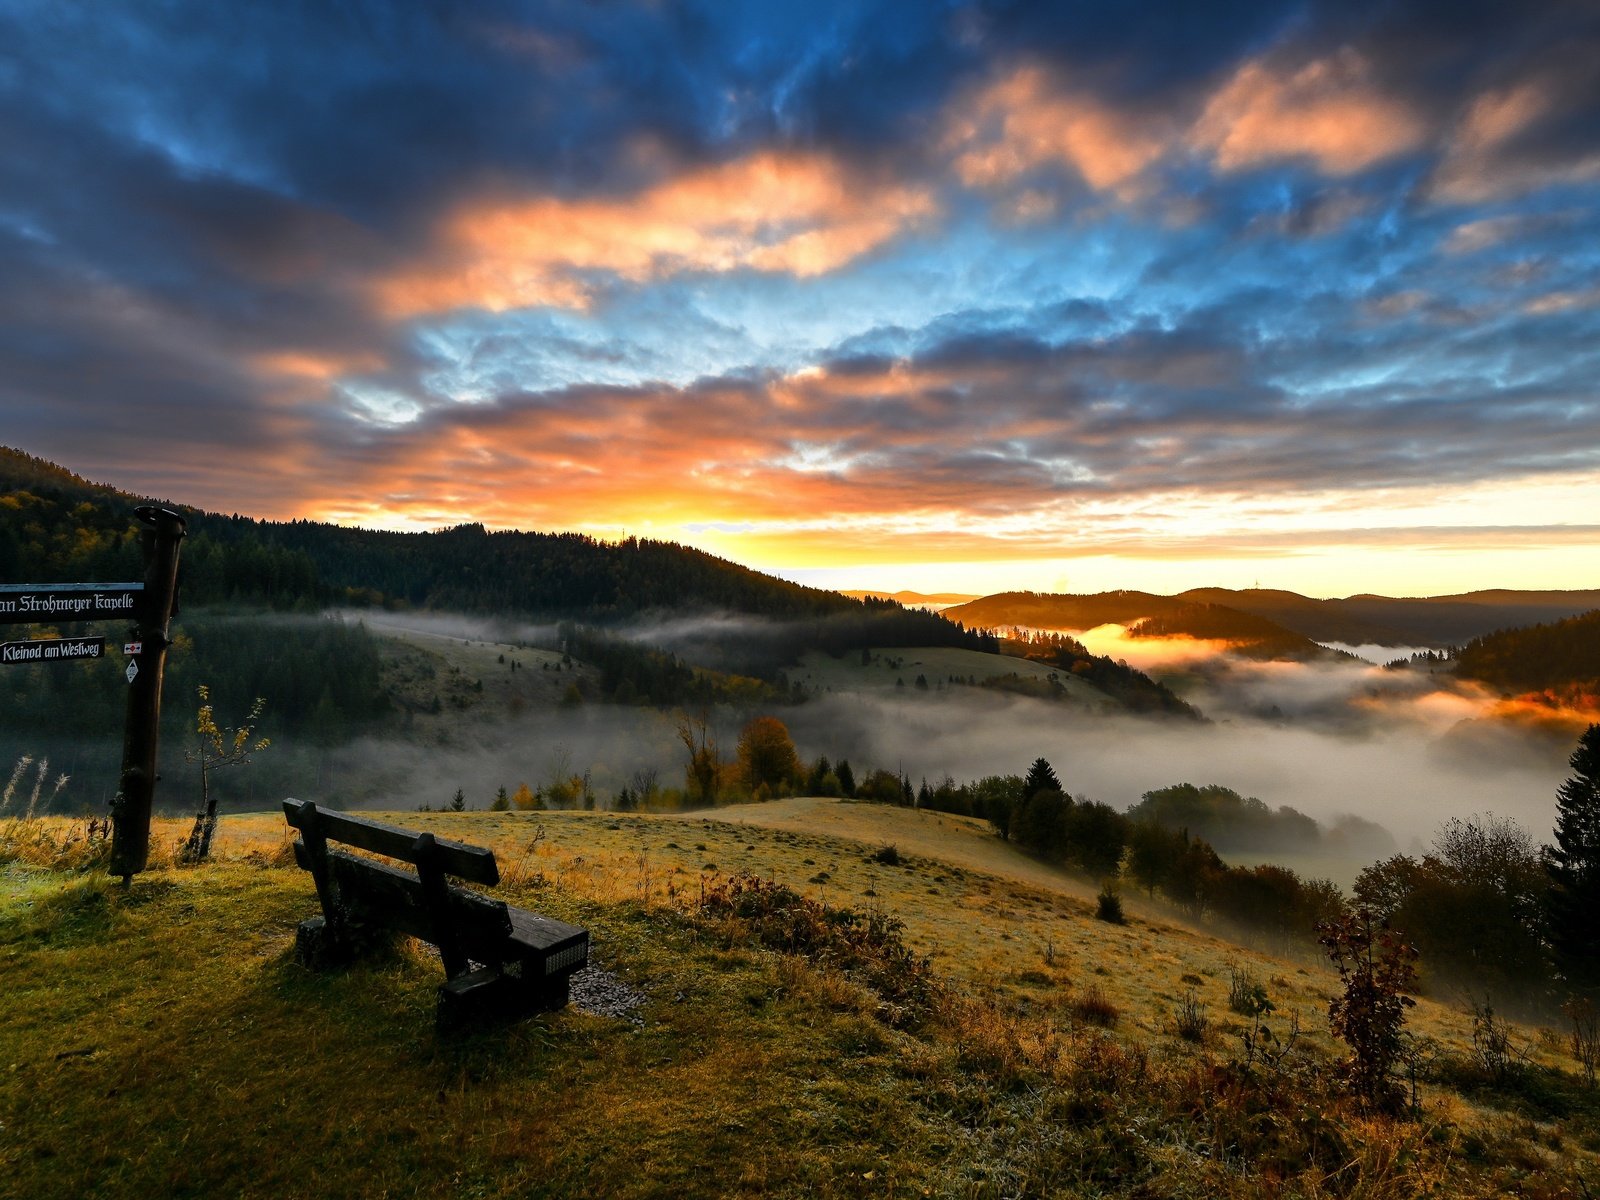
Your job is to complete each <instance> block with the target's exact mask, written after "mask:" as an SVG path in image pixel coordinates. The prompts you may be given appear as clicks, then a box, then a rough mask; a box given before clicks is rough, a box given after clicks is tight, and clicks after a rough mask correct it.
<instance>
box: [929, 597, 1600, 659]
mask: <svg viewBox="0 0 1600 1200" xmlns="http://www.w3.org/2000/svg"><path fill="white" fill-rule="evenodd" d="M1195 606H1202V607H1200V608H1196V607H1195ZM1203 606H1212V608H1213V609H1222V610H1230V611H1232V612H1236V613H1242V614H1248V615H1249V616H1252V617H1258V618H1261V619H1263V620H1265V621H1268V622H1271V623H1272V625H1273V626H1274V627H1276V628H1277V630H1278V631H1279V632H1278V633H1273V632H1272V631H1271V630H1269V629H1267V628H1265V627H1262V628H1260V629H1258V630H1257V631H1256V634H1255V635H1254V636H1255V638H1257V639H1263V638H1264V639H1268V641H1266V642H1260V643H1259V644H1260V645H1262V646H1263V648H1265V647H1266V646H1270V645H1271V641H1270V639H1273V638H1277V637H1279V636H1280V635H1281V634H1282V633H1285V632H1286V633H1288V634H1291V635H1297V636H1298V637H1299V638H1305V639H1309V640H1311V641H1313V642H1318V643H1328V642H1341V643H1344V644H1345V645H1352V646H1354V645H1378V646H1425V647H1432V648H1434V649H1443V648H1444V647H1446V646H1459V645H1461V644H1463V643H1465V642H1468V641H1470V640H1472V639H1473V638H1476V637H1482V636H1483V635H1485V634H1488V633H1492V632H1494V631H1495V630H1497V629H1508V628H1516V627H1519V626H1525V625H1531V624H1535V623H1537V622H1549V621H1556V620H1561V619H1563V618H1565V617H1571V616H1576V615H1578V614H1580V613H1584V612H1588V611H1590V610H1592V609H1595V608H1600V591H1528V592H1519V591H1513V590H1508V589H1503V588H1502V589H1494V590H1488V591H1480V592H1468V593H1465V594H1463V595H1457V596H1430V597H1421V598H1414V597H1404V598H1400V597H1392V596H1372V595H1357V596H1349V597H1346V598H1344V599H1335V600H1316V599H1313V598H1311V597H1309V596H1302V595H1299V594H1298V593H1296V592H1285V591H1274V590H1270V589H1261V588H1253V589H1250V590H1246V591H1235V590H1232V589H1229V588H1194V589H1192V590H1190V591H1187V592H1182V593H1180V594H1179V595H1176V596H1157V595H1153V594H1151V593H1149V592H1136V591H1115V592H1099V593H1096V594H1093V595H1084V596H1074V595H1052V594H1049V593H1040V592H1001V593H999V594H997V595H993V596H985V597H983V598H982V599H980V600H974V601H972V602H971V603H969V604H962V605H958V606H957V607H955V608H950V609H946V610H945V615H946V616H948V617H950V618H951V619H952V620H958V621H962V622H964V623H965V624H967V625H968V626H977V627H981V628H991V629H994V628H1005V627H1008V626H1011V625H1023V626H1028V627H1031V628H1038V629H1069V630H1082V629H1093V628H1094V627H1095V626H1096V625H1104V624H1107V623H1115V624H1118V625H1134V624H1136V623H1137V622H1139V621H1142V620H1143V621H1152V622H1155V623H1153V624H1150V625H1148V626H1147V627H1145V632H1146V633H1147V634H1151V635H1153V634H1155V633H1156V632H1157V631H1162V632H1165V633H1168V634H1172V633H1182V634H1187V635H1188V636H1191V637H1232V636H1240V637H1247V636H1250V635H1249V634H1248V632H1247V631H1246V630H1245V629H1244V627H1243V626H1239V627H1238V628H1237V630H1236V632H1235V633H1234V634H1224V633H1217V632H1206V631H1207V630H1211V629H1215V628H1216V618H1217V616H1218V614H1217V613H1215V612H1213V613H1211V614H1209V615H1208V614H1207V613H1206V612H1205V611H1204V607H1203ZM1230 619H1231V618H1230ZM1303 649H1304V648H1303V647H1301V648H1300V650H1301V651H1303ZM1282 652H1283V653H1286V654H1288V655H1289V656H1294V655H1295V654H1296V653H1298V651H1296V649H1295V648H1294V645H1293V643H1290V642H1284V643H1283V644H1282Z"/></svg>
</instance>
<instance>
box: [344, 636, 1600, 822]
mask: <svg viewBox="0 0 1600 1200" xmlns="http://www.w3.org/2000/svg"><path fill="white" fill-rule="evenodd" d="M363 619H365V620H366V621H367V622H368V624H369V625H372V626H373V627H374V628H378V629H381V628H384V627H385V626H386V625H387V626H389V627H404V628H408V629H413V630H422V631H426V632H432V633H437V634H439V635H440V636H447V637H457V638H474V639H490V640H513V641H544V642H548V640H549V638H550V636H551V635H552V633H553V630H552V628H551V627H550V626H524V625H518V624H516V623H514V622H505V621H492V620H474V619H471V618H458V617H457V618H447V617H428V616H418V615H414V614H405V615H403V616H397V615H390V614H377V615H367V616H365V617H363ZM613 632H614V633H617V634H619V635H621V634H625V635H627V636H630V637H632V638H635V639H637V640H640V641H645V642H648V643H650V644H652V645H657V646H665V647H670V648H675V649H682V650H688V649H691V648H694V647H697V646H701V645H704V644H706V643H708V642H714V641H716V640H717V639H718V638H719V637H722V638H728V639H729V640H742V639H753V638H761V637H762V636H763V634H764V632H767V633H770V634H771V635H773V636H782V635H783V634H784V633H785V632H787V628H786V627H785V626H782V625H780V624H777V623H773V628H772V629H771V630H769V631H764V630H763V623H762V622H759V621H754V620H751V619H748V618H744V617H732V616H719V615H712V616H705V617H696V618H685V619H673V620H667V621H659V622H645V621H639V622H634V623H632V624H630V625H627V626H624V627H622V628H620V629H616V630H613ZM1080 640H1081V641H1083V642H1084V643H1085V645H1087V646H1088V647H1089V648H1090V649H1091V650H1092V651H1094V652H1096V653H1101V654H1109V655H1111V656H1113V657H1116V658H1122V659H1125V660H1126V661H1128V662H1129V663H1130V664H1132V665H1135V666H1138V667H1140V668H1141V669H1143V670H1146V671H1148V672H1150V673H1151V674H1153V675H1155V676H1157V677H1158V678H1163V679H1165V680H1166V681H1167V682H1168V683H1169V685H1170V686H1173V687H1174V689H1175V690H1177V691H1179V692H1180V694H1182V695H1183V696H1184V698H1185V699H1187V700H1189V701H1190V702H1191V703H1193V704H1194V705H1196V706H1197V707H1198V708H1199V709H1201V711H1202V712H1204V713H1205V714H1206V715H1207V717H1209V718H1210V721H1209V722H1208V723H1204V724H1201V723H1193V722H1186V721H1176V720H1165V719H1156V718H1140V717H1132V716H1105V715H1095V714H1091V713H1087V712H1085V711H1083V710H1082V709H1081V708H1077V707H1072V706H1067V705H1060V704H1052V703H1049V702H1047V701H1042V700H1035V699H1031V698H1028V697H1020V696H1012V695H1007V694H1004V693H998V692H994V691H990V690H987V689H984V690H978V689H971V690H969V689H966V688H952V689H949V690H946V691H942V692H941V691H934V692H922V691H907V692H906V693H903V694H902V693H899V692H896V693H893V694H884V693H881V692H867V691H862V692H833V693H829V694H827V695H824V696H820V697H816V698H814V699H812V700H810V701H808V702H807V703H805V704H801V705H797V706H792V707H785V708H781V709H778V710H776V711H775V714H774V715H777V716H779V717H780V718H781V719H782V720H783V721H784V722H785V723H786V724H787V725H788V726H789V729H790V731H791V733H792V734H793V736H794V739H795V742H796V745H797V747H798V749H799V751H800V754H801V757H802V758H803V759H805V760H806V761H808V762H809V761H812V760H814V759H815V758H816V757H817V756H818V755H824V754H825V755H827V756H828V757H829V758H831V759H834V760H837V759H839V758H848V759H849V760H850V762H851V764H852V766H854V767H855V768H856V772H857V777H858V778H859V777H860V776H861V774H862V773H863V772H864V771H865V770H868V769H871V768H873V767H883V768H886V769H888V770H891V771H896V772H898V771H902V770H903V771H904V772H905V773H906V774H908V775H909V776H910V777H911V778H912V780H913V782H920V781H921V780H922V779H923V778H924V777H925V778H927V779H928V780H929V781H930V782H937V781H938V780H939V779H941V778H942V777H943V776H945V775H946V774H948V775H950V776H951V777H953V778H954V779H955V780H956V781H958V782H963V781H966V780H970V779H975V778H978V777H981V776H984V775H991V774H1001V773H1020V772H1022V771H1024V770H1026V768H1027V765H1028V763H1030V762H1031V761H1032V760H1033V759H1035V758H1037V757H1039V756H1041V755H1042V756H1044V757H1045V758H1048V759H1049V760H1050V761H1051V763H1052V764H1054V766H1055V768H1056V771H1057V773H1058V774H1059V775H1060V777H1061V779H1062V781H1063V783H1064V784H1065V785H1066V786H1067V788H1068V789H1069V790H1070V791H1071V792H1073V793H1074V794H1080V795H1087V796H1089V797H1090V798H1092V799H1095V800H1100V801H1103V802H1106V803H1109V804H1111V805H1113V806H1114V807H1116V808H1119V809H1121V808H1126V807H1128V806H1129V805H1131V804H1134V803H1136V802H1137V801H1138V800H1139V798H1140V797H1141V796H1142V795H1143V793H1144V792H1146V791H1150V790H1152V789H1155V788H1161V787H1166V786H1168V785H1171V784H1175V783H1185V782H1187V783H1194V784H1207V783H1218V784H1222V785H1224V786H1226V787H1230V788H1233V789H1234V790H1235V791H1237V792H1239V793H1241V794H1243V795H1247V796H1256V797H1259V798H1260V799H1261V800H1263V801H1264V802H1266V803H1267V804H1268V805H1269V806H1271V807H1273V808H1276V807H1278V806H1281V805H1288V806H1291V807H1293V808H1296V809H1298V810H1300V811H1301V812H1304V813H1306V814H1307V815H1309V816H1311V817H1313V818H1315V819H1316V820H1317V821H1319V822H1320V823H1321V824H1322V825H1323V826H1324V827H1325V828H1328V827H1331V826H1333V825H1334V824H1335V823H1336V822H1337V820H1338V818H1339V817H1341V816H1342V815H1345V814H1349V815H1354V816H1357V817H1360V818H1363V819H1365V820H1369V821H1373V822H1376V823H1378V824H1380V825H1382V826H1383V827H1385V828H1386V829H1388V830H1389V831H1390V832H1391V833H1392V834H1393V835H1394V836H1395V838H1396V839H1397V840H1398V841H1399V842H1400V844H1401V845H1402V846H1403V847H1409V846H1412V845H1413V844H1421V843H1426V842H1427V841H1428V840H1429V839H1430V838H1431V837H1432V835H1433V833H1434V832H1435V830H1436V829H1437V828H1438V826H1439V825H1440V824H1441V823H1442V822H1443V821H1445V820H1447V819H1448V818H1450V817H1452V816H1462V815H1467V814H1472V813H1478V812H1494V813H1497V814H1500V815H1504V816H1509V817H1512V818H1513V819H1515V820H1517V821H1519V822H1520V823H1522V824H1523V825H1524V826H1526V827H1527V828H1528V829H1529V830H1530V831H1531V832H1532V833H1533V834H1534V835H1535V836H1536V837H1545V836H1548V830H1549V828H1550V824H1551V821H1552V819H1553V816H1554V811H1555V789H1556V787H1557V786H1558V785H1559V784H1560V782H1561V780H1562V779H1563V778H1565V775H1566V757H1567V755H1568V754H1569V753H1570V751H1571V747H1572V744H1573V742H1574V741H1575V738H1576V734H1577V730H1576V729H1574V730H1573V731H1572V732H1571V737H1570V738H1568V737H1566V736H1565V733H1564V732H1563V733H1562V734H1560V735H1557V736H1552V735H1551V734H1550V733H1549V732H1548V731H1547V730H1546V731H1541V730H1539V729H1536V728H1531V727H1528V726H1525V725H1519V724H1516V723H1514V722H1509V721H1506V720H1504V719H1501V718H1500V715H1498V714H1501V713H1502V710H1503V708H1504V704H1503V702H1501V701H1500V700H1499V699H1498V698H1497V697H1495V696H1493V695H1491V694H1490V693H1488V692H1487V691H1485V690H1483V689H1480V688H1477V687H1475V686H1472V685H1465V684H1461V683H1457V682H1456V681H1455V680H1454V679H1452V678H1450V677H1449V676H1448V675H1445V674H1442V673H1437V672H1435V671H1433V670H1430V669H1428V668H1426V667H1419V668H1414V669H1406V670H1395V671H1390V670H1385V669H1383V668H1382V667H1381V666H1378V665H1376V664H1375V663H1374V662H1371V661H1361V660H1357V659H1343V660H1337V661H1329V662H1317V663H1299V662H1256V661H1252V660H1247V659H1241V658H1238V657H1235V656H1233V655H1230V654H1228V653H1226V647H1225V646H1224V645H1222V644H1219V643H1214V642H1205V641H1198V640H1196V639H1190V638H1174V639H1142V638H1129V637H1128V636H1127V634H1126V630H1125V629H1123V628H1122V627H1120V626H1102V627H1101V628H1099V629H1095V630H1090V631H1088V632H1086V633H1085V634H1083V635H1080ZM1358 649H1362V648H1358ZM1404 653H1405V651H1404V650H1403V649H1401V650H1395V649H1393V648H1388V649H1387V650H1386V655H1387V659H1391V660H1392V659H1393V658H1396V657H1401V656H1403V655H1404ZM751 715H754V714H750V713H736V712H732V711H719V712H717V713H713V714H711V716H712V724H713V727H714V729H715V732H716V734H717V737H718V740H719V741H720V743H721V745H722V748H723V751H724V754H725V755H728V756H731V755H732V752H733V749H734V746H735V744H736V742H737V739H738V732H739V729H740V727H741V726H742V724H743V723H744V721H745V720H746V719H748V717H749V716H751ZM461 736H463V737H466V738H468V739H470V740H469V741H467V742H465V743H459V742H458V743H455V744H450V745H418V744H415V743H411V742H406V743H400V744H395V743H392V742H372V741H362V742H357V743H355V744H353V745H350V746H347V747H344V748H343V749H340V750H338V751H336V752H334V755H333V758H332V766H333V771H332V772H331V774H332V776H333V777H335V778H338V779H341V780H345V781H352V780H361V781H363V782H362V785H361V786H360V787H359V789H358V791H357V790H356V789H351V790H352V792H353V793H354V794H351V795H350V796H349V797H348V800H349V801H352V802H356V803H375V802H376V803H391V804H396V803H397V804H399V805H400V806H414V805H416V804H420V803H428V804H434V805H437V804H440V803H443V802H445V801H446V800H448V799H449V797H450V795H451V794H452V793H453V792H454V789H455V788H456V787H462V788H463V789H464V790H465V791H466V792H467V795H468V800H469V802H470V803H472V804H473V805H474V806H480V805H482V804H486V803H487V802H488V800H489V798H491V797H492V796H493V794H494V791H495V789H496V788H498V787H500V786H502V785H504V786H506V787H508V788H511V789H515V787H516V786H517V784H518V783H519V782H526V783H528V784H529V786H530V787H538V786H540V785H542V784H544V783H547V782H549V781H550V780H552V779H555V778H557V777H559V776H561V775H563V774H582V773H583V772H584V771H588V772H590V776H591V780H592V782H593V785H594V787H595V790H596V791H597V792H598V793H599V795H600V797H601V798H602V802H605V801H609V799H610V797H611V795H612V794H613V793H614V792H615V790H616V789H617V788H618V787H620V786H622V785H623V784H624V783H626V782H628V780H629V777H630V776H631V774H632V773H633V772H634V771H635V770H637V769H639V768H641V767H654V768H656V769H657V771H658V773H659V779H660V782H661V783H662V784H663V785H664V786H681V785H682V783H683V757H684V755H683V749H682V747H681V746H680V745H679V744H678V742H677V739H676V737H675V735H674V721H673V718H672V716H671V715H670V714H663V713H658V712H655V711H653V710H649V709H635V708H615V707H611V706H607V705H589V706H585V707H583V708H581V709H577V710H570V711H569V710H559V711H532V712H530V713H528V714H526V715H525V716H522V717H519V718H515V719H507V720H505V721H501V722H494V723H489V724H480V725H475V726H472V727H471V728H470V730H469V731H468V732H467V733H465V734H462V735H461Z"/></svg>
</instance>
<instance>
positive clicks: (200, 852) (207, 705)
mask: <svg viewBox="0 0 1600 1200" xmlns="http://www.w3.org/2000/svg"><path fill="white" fill-rule="evenodd" d="M198 691H199V694H200V710H199V712H197V713H196V714H195V743H194V745H193V746H192V747H191V748H190V749H188V750H186V751H184V755H183V761H184V762H186V763H190V764H195V763H198V764H199V766H200V811H199V812H198V813H196V814H195V818H194V827H193V828H192V829H190V830H189V837H188V839H187V840H186V841H185V842H184V844H183V850H182V853H181V855H180V857H181V858H182V860H183V861H184V862H189V863H198V862H204V861H205V860H206V858H207V856H208V855H210V853H211V839H212V838H213V837H214V836H215V835H216V832H217V798H216V796H215V795H213V794H212V791H211V774H212V772H213V771H220V770H221V769H222V768H223V767H242V766H245V765H246V764H247V763H249V762H250V758H251V756H252V755H254V754H258V753H260V752H261V751H262V750H265V749H266V748H267V747H268V746H270V745H271V744H272V741H271V739H270V738H255V731H256V725H257V724H259V723H260V721H261V710H262V709H264V708H265V707H266V706H267V701H266V699H265V697H262V696H257V697H256V700H255V703H254V704H252V705H251V706H250V711H249V712H248V713H247V714H245V718H244V720H243V721H242V722H241V723H240V724H238V725H229V726H227V727H223V726H219V725H218V724H217V719H216V714H215V712H214V711H213V709H212V707H211V689H210V688H208V687H207V686H206V685H205V684H203V683H202V684H201V685H200V687H199V689H198ZM252 738H254V739H255V740H254V741H252V740H251V739H252Z"/></svg>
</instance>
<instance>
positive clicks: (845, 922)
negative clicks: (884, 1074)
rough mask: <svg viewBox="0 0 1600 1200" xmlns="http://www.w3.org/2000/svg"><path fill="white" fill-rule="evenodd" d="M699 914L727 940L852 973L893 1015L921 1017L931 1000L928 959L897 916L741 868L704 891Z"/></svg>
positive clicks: (906, 1018) (899, 1020) (894, 1017)
mask: <svg viewBox="0 0 1600 1200" xmlns="http://www.w3.org/2000/svg"><path fill="white" fill-rule="evenodd" d="M698 915H699V917H700V919H701V920H702V921H703V922H706V923H708V924H710V925H712V926H713V927H715V928H717V929H718V930H719V931H720V932H721V933H723V935H724V936H725V937H726V938H727V939H728V941H729V943H730V944H732V943H733V942H735V941H738V940H741V939H743V938H746V937H749V938H754V940H756V941H757V942H759V943H760V944H761V945H763V946H766V947H768V948H770V949H773V950H777V951H779V952H781V953H784V954H794V955H799V956H801V957H803V958H806V959H808V960H810V961H811V962H814V963H816V964H818V965H820V966H825V967H831V968H833V969H835V970H839V971H843V972H845V973H846V974H848V975H851V976H853V977H855V978H856V979H857V980H858V981H859V982H861V983H864V984H865V985H866V986H868V987H870V988H871V989H872V990H873V991H874V992H876V993H877V994H878V995H879V997H880V998H881V999H882V1001H883V1002H884V1015H885V1016H886V1017H887V1018H889V1019H890V1020H891V1021H892V1022H894V1023H897V1024H898V1023H905V1022H908V1021H911V1020H914V1019H917V1018H920V1017H921V1016H922V1015H924V1014H925V1013H926V1012H927V1010H928V1007H929V1005H930V1004H931V1003H932V1000H933V996H934V980H933V968H932V966H931V965H930V963H929V962H928V960H927V959H926V958H922V957H919V956H917V955H916V954H914V953H913V952H912V951H911V948H910V947H909V946H907V945H906V943H905V926H904V924H902V923H901V922H900V921H899V920H897V919H895V918H894V917H891V916H889V915H888V914H886V913H882V912H866V913H861V912H857V911H855V910H854V909H849V908H834V907H832V906H830V905H826V904H823V903H821V902H820V901H817V900H811V899H808V898H807V897H805V896H802V895H800V893H798V892H796V891H795V890H794V889H792V888H789V887H786V886H784V885H783V884H781V883H777V882H774V881H772V880H768V879H762V878H761V877H760V876H759V875H753V874H750V873H748V872H740V873H738V874H735V875H731V876H729V877H728V878H727V879H725V880H723V881H722V882H720V883H718V884H716V885H714V886H713V887H711V888H709V889H708V890H707V891H706V893H705V895H704V896H703V897H702V898H701V901H700V908H699V914H698Z"/></svg>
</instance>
